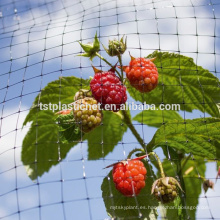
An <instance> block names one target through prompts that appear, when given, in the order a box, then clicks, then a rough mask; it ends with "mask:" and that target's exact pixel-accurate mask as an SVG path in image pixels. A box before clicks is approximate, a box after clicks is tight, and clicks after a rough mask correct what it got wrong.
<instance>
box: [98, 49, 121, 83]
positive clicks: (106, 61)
mask: <svg viewBox="0 0 220 220" xmlns="http://www.w3.org/2000/svg"><path fill="white" fill-rule="evenodd" d="M96 56H97V57H99V58H100V59H101V60H103V61H104V62H105V63H107V64H108V65H109V66H110V67H111V68H114V66H113V65H112V64H111V63H109V62H108V60H106V59H105V58H104V57H103V56H101V55H100V54H99V53H98V52H96ZM115 72H116V73H117V75H118V77H119V78H120V80H121V81H123V78H122V76H121V74H120V73H119V72H118V70H116V69H115Z"/></svg>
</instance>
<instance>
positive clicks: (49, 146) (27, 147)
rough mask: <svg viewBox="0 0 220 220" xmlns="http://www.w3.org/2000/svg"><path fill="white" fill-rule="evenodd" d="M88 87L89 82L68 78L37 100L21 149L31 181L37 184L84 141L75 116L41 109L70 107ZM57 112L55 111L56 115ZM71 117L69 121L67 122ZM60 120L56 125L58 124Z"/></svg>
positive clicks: (58, 81)
mask: <svg viewBox="0 0 220 220" xmlns="http://www.w3.org/2000/svg"><path fill="white" fill-rule="evenodd" d="M86 86H88V81H87V80H83V79H79V78H76V77H73V76H72V77H65V78H60V79H59V80H56V81H53V82H51V83H49V84H48V85H47V86H46V87H45V88H44V89H42V91H41V93H40V94H39V95H38V96H37V97H36V98H35V101H34V103H33V107H32V108H31V110H30V111H29V113H28V115H27V117H26V119H25V121H24V123H23V125H26V124H27V123H28V122H31V127H30V129H29V131H28V133H27V134H26V136H25V138H24V140H23V145H22V155H21V158H22V162H23V163H24V165H25V167H26V169H27V173H28V175H29V177H30V178H31V179H32V180H34V179H36V178H37V177H38V176H42V175H43V174H44V173H45V172H48V171H49V169H50V168H51V167H52V166H53V165H56V164H58V163H59V162H60V161H61V160H62V159H64V158H65V157H66V155H67V153H68V152H69V150H70V149H71V148H72V147H73V146H74V145H76V144H77V143H78V141H79V140H80V139H81V138H82V135H83V134H81V132H80V131H79V129H78V128H77V127H76V126H75V123H74V121H71V120H70V118H73V115H69V116H59V117H58V119H57V116H56V115H55V113H54V112H53V111H52V110H43V109H44V107H43V106H42V110H41V109H40V103H41V104H42V105H43V104H49V103H51V104H59V102H60V105H63V104H66V105H67V104H69V103H71V102H73V96H74V94H75V93H76V92H77V91H78V90H79V89H81V88H82V87H83V88H85V87H86ZM56 111H58V109H57V110H55V112H56ZM68 117H70V118H68ZM56 119H57V121H56Z"/></svg>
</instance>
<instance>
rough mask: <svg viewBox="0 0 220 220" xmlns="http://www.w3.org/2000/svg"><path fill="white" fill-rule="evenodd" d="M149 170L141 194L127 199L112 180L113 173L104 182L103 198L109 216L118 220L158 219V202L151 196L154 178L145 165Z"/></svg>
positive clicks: (102, 187)
mask: <svg viewBox="0 0 220 220" xmlns="http://www.w3.org/2000/svg"><path fill="white" fill-rule="evenodd" d="M145 166H146V169H147V179H146V185H145V187H144V188H143V189H142V190H141V193H140V194H139V195H138V196H136V198H134V197H125V196H123V195H122V194H121V193H119V192H118V191H117V190H116V188H115V185H114V183H113V180H112V172H110V173H109V174H108V176H107V177H105V178H104V180H103V182H102V186H101V189H102V197H103V200H104V203H105V207H106V211H107V213H108V215H109V216H111V217H112V218H115V219H116V218H117V219H139V218H140V217H142V218H141V219H149V220H151V219H152V220H153V219H157V212H156V208H157V206H158V201H157V200H156V199H154V197H153V196H152V195H151V186H152V184H153V178H152V175H151V173H152V172H153V171H152V170H151V171H150V169H151V168H150V167H149V166H148V165H147V163H145Z"/></svg>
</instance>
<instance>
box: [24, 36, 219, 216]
mask: <svg viewBox="0 0 220 220" xmlns="http://www.w3.org/2000/svg"><path fill="white" fill-rule="evenodd" d="M80 45H81V47H82V49H83V50H84V52H85V53H82V54H79V56H84V57H87V58H89V59H90V60H93V58H95V57H98V58H99V59H101V60H102V61H103V62H105V63H106V64H107V65H109V68H110V70H105V71H101V70H98V69H96V68H95V67H93V66H91V77H92V79H81V78H77V77H74V76H72V77H62V78H60V79H58V80H56V81H53V82H51V83H49V84H48V85H47V86H46V87H45V88H44V89H43V90H42V91H41V93H40V94H38V96H37V97H36V98H35V101H34V103H33V106H32V108H31V110H30V112H29V114H28V115H27V117H26V119H25V121H24V125H26V124H27V123H28V122H29V123H31V126H30V129H29V132H28V133H27V135H26V137H25V138H24V140H23V146H22V161H23V163H24V165H25V166H26V169H27V173H28V175H29V177H30V178H31V179H32V180H34V179H36V178H37V177H39V176H42V175H43V174H44V173H45V172H48V171H49V170H50V168H51V167H52V166H54V165H56V164H57V163H59V162H60V161H61V160H62V159H64V158H65V157H66V155H67V153H68V152H69V150H70V149H71V148H73V147H74V146H75V145H77V144H78V143H79V142H82V141H87V143H88V159H89V160H97V159H100V158H104V157H105V156H106V155H108V153H109V152H112V151H113V149H114V147H115V146H116V145H117V144H118V143H119V142H120V141H121V140H122V137H123V135H124V133H125V132H126V131H127V129H128V128H129V129H130V131H131V132H132V134H133V136H134V138H136V140H137V141H138V143H139V147H138V148H134V150H132V151H131V152H130V153H129V155H128V157H127V159H126V158H122V159H126V160H125V161H124V162H118V163H116V164H114V168H113V171H110V172H109V175H108V176H107V177H105V178H104V180H103V183H102V186H101V189H102V195H103V200H104V203H105V206H106V210H107V213H108V214H109V216H111V217H112V218H124V219H126V218H128V217H130V216H136V217H139V218H140V217H144V218H150V217H149V216H151V217H152V216H154V217H156V216H157V211H156V208H154V209H144V210H141V212H140V210H139V209H131V210H122V209H119V210H113V209H110V206H111V205H112V203H113V204H114V205H115V206H121V205H130V206H136V204H137V203H138V204H139V206H151V207H160V206H161V204H163V203H168V205H170V204H172V205H175V206H176V207H177V206H179V205H182V206H185V205H188V206H190V205H192V206H196V205H197V204H198V197H199V195H200V193H201V187H202V185H203V186H204V185H205V186H207V183H209V184H208V188H212V186H213V185H212V184H211V185H210V182H209V181H207V180H206V179H205V178H203V179H202V182H203V184H202V183H201V177H198V176H197V179H196V181H195V180H194V182H193V180H192V179H190V178H188V177H190V176H194V177H196V175H197V173H196V172H195V170H193V167H194V166H196V167H197V168H198V169H199V173H200V174H201V175H203V176H204V175H205V170H206V166H205V161H204V158H207V159H208V160H217V159H219V157H220V133H219V129H220V119H219V103H220V87H219V84H220V83H219V80H218V78H216V77H215V76H214V75H213V74H212V73H210V72H209V71H208V70H206V69H203V68H202V67H200V66H197V65H196V64H195V63H194V62H193V59H192V58H189V57H186V56H183V55H179V54H174V53H168V52H159V51H155V52H153V53H152V54H149V55H147V56H146V57H139V58H134V57H132V56H131V61H130V63H127V64H125V63H123V62H122V61H123V60H122V54H124V53H126V49H127V42H126V38H125V40H124V38H121V39H120V40H119V41H117V40H111V41H110V42H109V45H108V47H105V46H104V49H105V51H106V52H107V55H109V56H113V57H115V58H116V59H117V64H116V65H114V64H112V63H110V62H109V61H108V58H104V57H103V56H101V55H100V53H99V51H100V42H99V39H98V37H97V35H95V38H94V41H93V43H92V44H84V43H82V42H80ZM92 67H93V70H94V72H95V73H93V70H92ZM124 72H125V73H126V77H125V76H124ZM127 93H129V95H130V97H131V98H132V99H133V100H135V101H137V102H140V103H144V102H147V103H149V104H154V106H155V108H156V111H142V112H141V113H139V114H137V115H136V116H135V117H133V118H131V115H130V112H129V111H128V110H124V109H123V110H120V107H121V106H122V104H124V103H125V102H126V100H127ZM73 99H74V100H73ZM89 100H90V102H92V105H100V106H101V108H102V112H101V111H99V110H93V111H90V110H87V109H86V110H85V111H83V110H82V111H81V110H78V111H77V110H72V108H70V109H66V110H63V111H58V110H56V111H55V113H54V112H53V111H51V110H49V109H43V110H42V109H40V103H41V104H42V105H44V104H49V103H52V104H58V103H62V104H66V105H69V104H71V106H74V105H85V104H86V103H87V102H89ZM73 101H74V102H73ZM161 103H163V104H180V108H181V110H184V111H187V112H192V111H193V110H199V111H200V112H203V113H205V114H209V115H210V117H205V118H195V119H184V118H182V117H181V116H180V114H179V113H178V112H175V111H161V110H160V109H159V105H160V104H161ZM90 104H91V103H90ZM107 104H115V105H116V106H117V108H116V110H115V111H109V110H107V109H106V105H107ZM132 121H137V122H139V123H142V124H145V125H148V126H151V127H156V128H157V131H156V132H155V134H154V136H153V138H152V140H151V141H150V142H149V143H145V141H144V140H143V139H142V137H141V136H140V134H139V133H138V132H137V130H136V129H135V127H134V126H133V124H132ZM101 134H102V136H101ZM36 135H37V137H38V139H37V142H36ZM103 143H104V145H103ZM36 146H37V148H36ZM157 148H161V149H162V151H163V154H164V156H165V157H166V158H167V159H172V160H173V161H174V167H175V172H172V171H173V169H172V168H171V167H170V163H168V162H169V161H168V160H164V161H163V162H162V163H161V162H160V159H159V158H158V156H157V155H156V154H155V152H154V151H155V149H157ZM133 154H136V155H137V156H139V157H140V158H141V159H142V161H140V159H138V160H137V159H131V157H132V156H133ZM152 155H153V156H155V157H156V158H157V160H158V163H157V162H156V160H153V159H152ZM192 155H193V157H194V158H196V160H189V159H190V157H191V156H192ZM145 157H147V160H146V159H143V158H145ZM36 161H37V162H36ZM149 161H151V163H149ZM152 166H154V168H155V169H157V170H158V171H160V172H159V173H158V174H157V173H155V172H154V171H155V169H153V167H152ZM133 168H134V169H133ZM163 170H164V171H163ZM145 171H146V172H145ZM129 172H130V173H129ZM160 173H161V176H160ZM128 174H129V175H128ZM165 175H166V176H165ZM197 180H198V181H197ZM209 185H210V187H209ZM178 188H179V189H180V190H178ZM178 191H179V195H180V196H178ZM151 193H152V194H153V195H154V196H155V197H156V199H155V198H154V197H153V195H151ZM192 193H193V195H194V197H193V199H192V198H191V197H190V195H191V194H192ZM170 202H171V203H170ZM174 212H177V213H176V216H179V218H180V219H185V217H186V211H185V210H179V211H178V210H172V211H171V210H167V213H166V215H167V216H168V217H169V216H173V213H174ZM187 215H188V216H190V217H191V218H192V219H195V210H188V213H187Z"/></svg>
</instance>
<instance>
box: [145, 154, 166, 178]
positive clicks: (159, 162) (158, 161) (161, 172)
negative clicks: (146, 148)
mask: <svg viewBox="0 0 220 220" xmlns="http://www.w3.org/2000/svg"><path fill="white" fill-rule="evenodd" d="M150 155H153V156H154V157H155V158H156V159H157V163H158V166H159V168H160V174H161V177H162V178H164V177H165V173H164V170H163V166H162V163H161V161H160V158H159V157H158V155H157V154H156V153H154V152H150V153H149V154H148V156H150Z"/></svg>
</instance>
